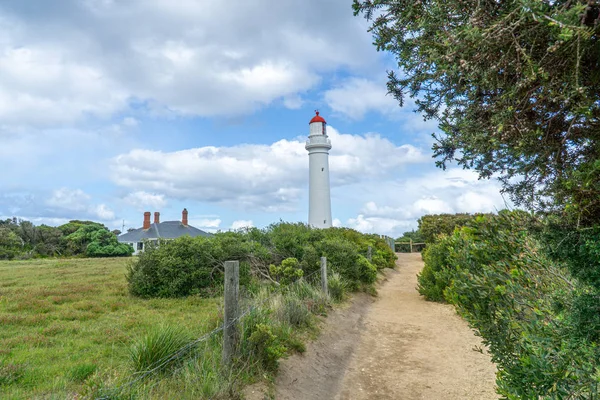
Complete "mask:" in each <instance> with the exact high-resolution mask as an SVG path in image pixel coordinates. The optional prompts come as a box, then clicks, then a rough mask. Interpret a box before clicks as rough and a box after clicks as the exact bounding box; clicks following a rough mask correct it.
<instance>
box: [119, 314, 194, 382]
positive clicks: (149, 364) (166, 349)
mask: <svg viewBox="0 0 600 400" xmlns="http://www.w3.org/2000/svg"><path fill="white" fill-rule="evenodd" d="M190 341H191V339H190V338H189V337H188V335H187V334H186V333H185V331H183V330H182V329H180V328H175V327H173V326H171V325H164V326H160V327H158V328H155V329H154V330H152V331H150V332H149V333H148V334H147V335H146V336H144V337H143V338H141V339H140V340H138V341H136V342H135V343H134V344H133V345H132V346H131V348H130V350H129V356H130V357H129V359H130V362H131V366H132V368H133V370H134V371H136V372H143V371H148V370H150V369H153V368H156V367H158V366H159V365H162V364H163V363H164V367H165V368H168V367H169V366H172V365H174V364H178V363H180V362H181V361H182V359H183V358H184V357H185V356H188V355H189V354H190V352H189V351H187V352H183V353H181V354H179V355H177V357H175V358H174V359H172V360H168V358H169V357H170V356H171V355H173V354H174V353H175V352H177V351H178V350H180V349H182V348H183V347H184V346H185V345H186V344H188V343H189V342H190Z"/></svg>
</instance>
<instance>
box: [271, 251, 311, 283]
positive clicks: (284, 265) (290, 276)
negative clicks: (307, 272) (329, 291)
mask: <svg viewBox="0 0 600 400" xmlns="http://www.w3.org/2000/svg"><path fill="white" fill-rule="evenodd" d="M269 272H270V273H271V276H272V277H273V278H275V279H276V280H277V281H278V282H279V283H280V284H282V285H289V284H290V283H293V282H295V281H297V280H298V279H300V278H301V277H302V276H303V275H304V271H303V270H302V269H300V263H299V262H298V260H297V259H295V258H293V257H290V258H286V259H285V260H283V261H282V262H281V265H279V266H275V265H273V264H271V265H270V266H269Z"/></svg>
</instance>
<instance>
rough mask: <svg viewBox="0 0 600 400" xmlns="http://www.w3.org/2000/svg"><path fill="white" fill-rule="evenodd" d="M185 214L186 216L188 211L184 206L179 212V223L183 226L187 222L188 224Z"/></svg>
mask: <svg viewBox="0 0 600 400" xmlns="http://www.w3.org/2000/svg"><path fill="white" fill-rule="evenodd" d="M187 216H188V211H187V209H186V208H184V209H183V211H182V212H181V223H182V224H183V225H185V226H187V224H188V219H187Z"/></svg>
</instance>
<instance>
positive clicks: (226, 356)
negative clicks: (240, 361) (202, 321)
mask: <svg viewBox="0 0 600 400" xmlns="http://www.w3.org/2000/svg"><path fill="white" fill-rule="evenodd" d="M239 290H240V262H239V261H225V294H224V297H225V317H224V321H223V364H224V365H225V366H229V365H231V361H232V360H233V356H234V354H235V351H236V349H237V342H238V338H239V334H238V321H236V318H237V316H238V313H239V305H238V300H239Z"/></svg>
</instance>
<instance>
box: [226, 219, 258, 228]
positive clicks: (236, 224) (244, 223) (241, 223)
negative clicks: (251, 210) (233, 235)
mask: <svg viewBox="0 0 600 400" xmlns="http://www.w3.org/2000/svg"><path fill="white" fill-rule="evenodd" d="M252 227H254V223H253V222H252V221H251V220H244V219H239V220H237V221H233V223H232V224H231V229H232V230H234V231H235V230H238V229H242V228H252Z"/></svg>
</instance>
